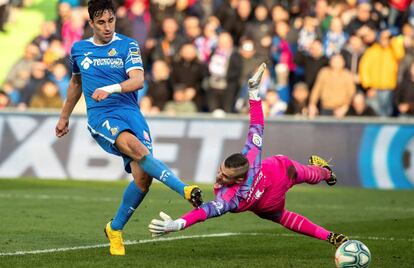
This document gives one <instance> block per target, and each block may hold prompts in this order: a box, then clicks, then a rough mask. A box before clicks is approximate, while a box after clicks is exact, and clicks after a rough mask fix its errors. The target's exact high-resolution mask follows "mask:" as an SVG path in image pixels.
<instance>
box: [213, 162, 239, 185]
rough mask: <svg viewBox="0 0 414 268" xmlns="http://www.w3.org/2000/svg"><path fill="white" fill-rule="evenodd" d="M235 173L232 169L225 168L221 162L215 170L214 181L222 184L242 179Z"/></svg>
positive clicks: (231, 183) (230, 183)
mask: <svg viewBox="0 0 414 268" xmlns="http://www.w3.org/2000/svg"><path fill="white" fill-rule="evenodd" d="M237 175H238V174H236V172H235V171H234V169H231V168H226V167H225V166H224V163H222V164H221V165H220V168H219V170H218V171H217V177H216V182H217V183H219V184H222V185H234V184H237V183H238V182H239V181H241V180H242V178H239V176H237Z"/></svg>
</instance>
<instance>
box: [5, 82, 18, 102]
mask: <svg viewBox="0 0 414 268" xmlns="http://www.w3.org/2000/svg"><path fill="white" fill-rule="evenodd" d="M1 88H2V91H3V92H4V93H6V94H7V96H8V97H9V101H10V103H9V105H10V106H15V105H17V103H18V102H19V100H20V91H19V90H16V89H14V88H13V86H12V84H11V83H10V82H8V81H6V82H5V83H4V84H3V86H2V87H1Z"/></svg>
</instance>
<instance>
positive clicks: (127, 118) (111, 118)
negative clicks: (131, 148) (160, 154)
mask: <svg viewBox="0 0 414 268" xmlns="http://www.w3.org/2000/svg"><path fill="white" fill-rule="evenodd" d="M88 117H89V118H88V130H89V132H90V133H91V135H92V137H93V138H94V139H95V140H96V142H97V143H98V144H99V146H101V147H102V149H104V150H105V151H107V152H108V153H110V154H114V155H118V156H121V157H122V159H123V160H124V168H125V171H126V172H128V173H131V166H130V163H131V161H132V159H131V158H130V157H129V156H127V155H125V154H123V153H121V152H120V151H119V150H118V148H117V147H116V146H115V140H116V139H117V138H118V136H119V134H120V133H121V132H123V131H128V132H130V133H132V134H133V135H135V137H137V138H138V140H140V141H141V143H142V144H144V145H145V146H146V147H147V148H148V150H149V151H150V153H151V154H152V139H151V134H150V131H149V128H148V124H147V122H146V120H145V118H144V116H143V115H142V113H141V112H140V111H139V110H138V109H136V110H135V109H117V110H108V111H107V112H105V113H100V114H99V116H88Z"/></svg>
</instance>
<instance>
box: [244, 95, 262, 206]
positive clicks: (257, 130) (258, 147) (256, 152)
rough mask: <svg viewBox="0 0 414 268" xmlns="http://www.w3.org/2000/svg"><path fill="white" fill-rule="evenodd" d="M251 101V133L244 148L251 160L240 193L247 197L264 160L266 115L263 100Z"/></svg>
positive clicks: (245, 153)
mask: <svg viewBox="0 0 414 268" xmlns="http://www.w3.org/2000/svg"><path fill="white" fill-rule="evenodd" d="M249 103H250V110H249V114H250V123H249V133H248V134H247V139H246V144H245V146H244V148H243V150H242V154H244V155H245V156H246V157H247V159H248V160H249V164H250V168H249V171H248V172H247V179H246V180H245V182H244V183H243V184H242V185H241V186H240V189H239V193H240V194H241V196H242V197H243V198H246V197H247V195H248V193H249V191H250V189H251V187H252V183H253V179H254V178H255V177H256V175H257V173H258V172H259V171H260V168H261V162H262V143H263V132H264V116H263V109H262V101H261V100H252V99H250V100H249Z"/></svg>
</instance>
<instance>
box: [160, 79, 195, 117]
mask: <svg viewBox="0 0 414 268" xmlns="http://www.w3.org/2000/svg"><path fill="white" fill-rule="evenodd" d="M194 95H195V88H191V87H185V86H184V85H177V86H175V88H174V94H173V100H172V101H168V102H167V104H166V105H165V108H164V111H165V112H166V113H167V114H169V115H177V114H178V115H180V114H181V115H182V114H189V113H195V112H197V106H196V105H195V103H194V102H193V101H192V98H193V97H194Z"/></svg>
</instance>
